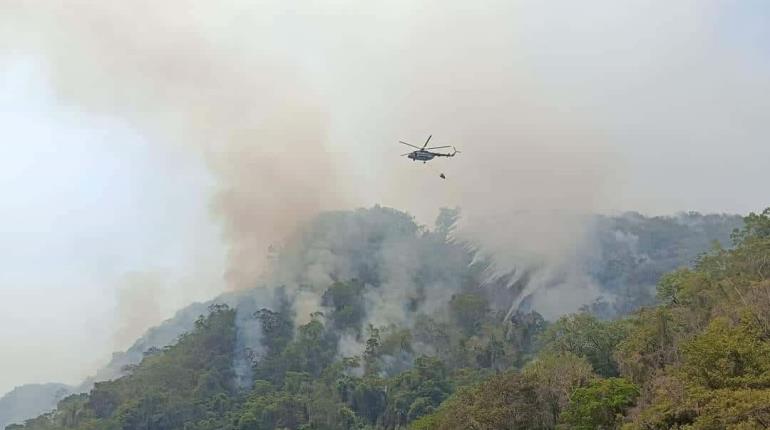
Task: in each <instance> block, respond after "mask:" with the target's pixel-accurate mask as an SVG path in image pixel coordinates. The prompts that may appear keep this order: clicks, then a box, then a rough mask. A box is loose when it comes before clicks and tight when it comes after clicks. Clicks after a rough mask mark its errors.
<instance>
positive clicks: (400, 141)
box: [398, 140, 422, 149]
mask: <svg viewBox="0 0 770 430" xmlns="http://www.w3.org/2000/svg"><path fill="white" fill-rule="evenodd" d="M398 143H403V144H404V145H406V146H411V147H412V148H417V149H422V148H420V147H419V146H414V145H412V144H411V143H406V142H404V141H403V140H399V141H398Z"/></svg>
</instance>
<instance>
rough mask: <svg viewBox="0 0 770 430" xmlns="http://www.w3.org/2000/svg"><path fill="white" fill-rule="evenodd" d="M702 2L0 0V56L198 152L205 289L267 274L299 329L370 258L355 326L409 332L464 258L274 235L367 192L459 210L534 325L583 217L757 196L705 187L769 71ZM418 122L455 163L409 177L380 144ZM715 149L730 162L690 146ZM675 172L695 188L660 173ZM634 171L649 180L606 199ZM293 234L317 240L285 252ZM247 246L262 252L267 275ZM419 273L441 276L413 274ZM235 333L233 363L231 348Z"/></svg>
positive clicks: (361, 199)
mask: <svg viewBox="0 0 770 430" xmlns="http://www.w3.org/2000/svg"><path fill="white" fill-rule="evenodd" d="M705 3H706V6H702V7H701V6H700V5H701V4H703V2H696V1H695V0H687V1H684V2H681V3H678V4H676V5H671V4H668V3H665V4H664V3H660V4H658V5H650V4H649V2H641V1H640V2H630V3H625V2H624V3H623V4H621V3H619V2H613V1H609V0H605V1H596V2H592V3H590V4H584V3H570V2H559V3H558V5H559V7H554V6H553V5H552V4H546V3H543V2H538V1H502V0H499V1H498V0H493V1H489V2H485V3H483V4H477V5H476V4H473V5H472V4H470V3H468V2H467V1H454V0H451V1H441V2H439V1H436V0H430V1H427V2H413V1H405V0H401V1H396V2H395V3H393V2H389V3H387V4H386V3H382V4H377V3H375V4H372V3H367V4H363V3H360V2H353V1H343V2H331V3H327V4H324V3H312V2H300V3H287V2H281V1H265V2H246V1H242V0H224V1H219V2H206V1H202V0H193V1H180V0H169V1H164V2H150V1H148V0H138V1H132V2H118V1H101V2H93V1H86V0H72V1H67V2H29V1H24V0H6V1H4V2H2V3H0V63H1V62H5V61H10V60H9V58H16V57H19V56H32V57H36V58H39V59H41V61H42V62H43V63H44V64H45V68H46V71H47V73H48V77H49V78H50V80H51V82H52V84H53V85H54V86H55V88H56V91H57V96H58V97H59V98H60V102H61V106H63V108H64V107H70V106H75V107H77V109H81V110H85V111H88V112H94V113H97V114H100V115H108V116H111V117H116V118H120V119H121V120H122V121H125V122H126V123H128V124H129V125H130V126H131V127H132V128H134V129H135V130H137V132H138V134H140V135H142V136H144V137H145V138H146V139H148V140H149V141H152V142H153V143H154V144H156V145H158V147H159V148H160V147H163V148H169V147H171V148H173V149H174V150H176V151H181V152H192V153H195V154H199V155H200V157H202V158H203V159H204V160H205V164H206V166H207V168H208V170H209V172H210V173H211V175H212V176H213V178H214V181H215V185H214V186H213V191H212V190H201V195H202V196H204V197H203V198H210V202H211V203H210V207H211V210H212V214H213V216H214V218H215V219H216V221H217V222H218V223H219V225H221V227H222V236H223V239H224V241H225V242H226V247H227V254H228V255H227V263H226V270H225V272H226V273H224V277H225V278H226V280H227V283H228V285H229V286H230V288H231V289H241V290H242V289H248V288H252V287H255V286H259V285H263V284H264V285H268V286H270V287H272V286H273V282H275V283H286V284H287V288H288V289H289V291H291V292H292V294H293V299H294V300H295V303H296V307H297V311H296V315H297V318H298V321H301V320H302V319H303V318H307V316H308V315H309V313H310V312H312V311H314V310H316V309H319V308H320V307H321V302H320V297H321V290H320V289H321V288H325V287H326V286H328V283H329V282H330V281H333V280H335V279H341V280H344V279H346V278H347V277H350V276H351V275H356V276H358V272H357V271H356V270H354V269H355V267H358V266H356V264H358V263H356V264H354V263H351V261H356V260H355V258H358V256H359V255H366V256H367V257H370V258H372V259H373V260H372V261H376V262H377V266H376V267H374V268H369V269H371V270H372V271H375V272H376V273H377V274H378V275H377V276H379V277H380V279H378V282H379V284H381V285H383V286H386V287H382V288H378V289H369V290H367V291H366V303H367V306H368V309H369V311H370V312H368V313H367V315H369V318H370V319H371V322H373V323H377V324H380V323H382V322H385V321H399V322H401V321H408V319H409V315H408V312H406V311H405V310H404V308H403V303H404V302H409V301H415V300H416V301H417V302H419V303H421V305H420V306H430V305H431V304H433V303H436V302H437V301H436V300H429V299H428V298H431V297H433V295H442V294H445V293H444V292H451V291H454V290H455V289H457V288H459V287H460V286H461V281H460V280H458V279H455V278H452V276H451V275H452V274H456V272H453V269H452V265H453V264H456V265H461V264H465V265H467V264H468V262H466V261H453V260H452V257H450V258H447V260H448V261H450V262H449V263H444V262H442V261H436V260H437V257H435V256H432V255H431V253H430V252H429V251H426V250H424V249H421V248H412V247H410V246H407V245H405V244H404V243H403V242H402V241H401V239H400V237H401V236H399V235H400V234H401V233H400V232H399V231H398V230H396V231H387V234H385V238H384V239H383V240H385V241H386V243H384V244H383V246H382V247H381V249H380V250H379V251H377V253H376V254H375V255H369V254H367V253H366V251H367V249H360V248H356V246H362V245H356V244H365V243H366V242H365V241H366V240H369V239H371V237H370V236H369V233H367V231H368V230H367V229H368V228H370V227H371V226H368V225H365V222H364V221H355V220H353V221H350V222H347V221H346V222H343V223H341V224H340V226H332V227H334V228H335V230H334V231H335V233H334V234H333V235H332V234H330V235H329V236H328V237H326V236H322V237H319V238H312V239H313V240H311V241H309V242H308V241H306V240H304V239H303V238H302V237H299V238H298V237H295V236H292V232H294V231H295V230H296V229H297V227H298V226H301V225H304V223H305V222H307V221H308V220H310V219H311V218H312V217H313V216H314V215H315V214H316V213H318V212H320V211H323V210H327V209H341V208H342V209H344V208H351V207H359V206H364V207H369V206H371V205H373V204H376V203H379V204H383V205H387V206H391V207H397V208H403V209H405V210H408V211H409V212H410V213H413V214H415V215H416V217H417V219H418V220H420V222H422V223H426V222H427V221H426V220H431V219H432V218H433V217H435V215H436V212H437V208H439V207H455V206H460V207H462V208H463V211H464V216H463V218H462V221H461V224H460V226H459V228H458V230H457V232H456V233H455V235H456V237H457V238H459V239H461V240H464V241H468V242H469V243H472V244H473V246H475V247H478V248H479V249H481V250H482V253H483V254H485V255H487V256H494V263H495V264H494V270H492V271H490V273H489V275H490V276H489V280H490V282H492V281H495V282H500V284H501V286H502V287H501V292H500V294H501V295H505V294H508V298H509V299H510V300H506V301H504V302H505V303H506V308H510V309H511V310H513V309H514V308H516V307H519V306H521V305H522V303H523V301H524V300H525V298H527V297H530V299H527V300H530V302H529V303H530V304H531V305H532V306H535V307H536V308H540V309H548V310H549V313H551V314H552V315H557V314H560V313H563V312H567V311H571V310H575V309H577V308H578V307H579V306H581V305H583V304H586V302H587V301H591V300H593V299H594V298H595V296H596V289H595V286H594V284H593V281H592V279H591V278H590V277H588V278H587V277H586V276H584V274H585V270H583V268H582V265H583V264H584V261H585V259H586V257H585V254H587V255H589V256H593V255H598V250H597V249H596V248H593V247H592V246H593V245H594V242H593V241H592V240H590V239H588V238H590V237H592V235H593V232H592V230H591V228H592V227H591V224H590V223H588V224H586V223H585V222H584V221H585V217H586V214H589V213H593V212H595V211H606V210H610V209H616V208H618V207H620V206H625V207H629V206H637V207H638V206H639V205H643V206H644V207H645V208H652V209H660V208H665V209H667V210H671V209H672V206H673V205H672V204H671V203H670V202H668V201H665V199H664V198H663V197H659V195H660V194H663V193H662V192H660V191H668V190H669V189H670V188H672V187H673V189H674V190H675V192H673V193H672V194H671V195H673V196H676V197H677V199H679V198H680V196H700V197H703V196H704V195H706V197H708V199H710V200H709V201H710V202H712V203H714V202H716V203H720V204H721V205H722V206H721V207H725V206H726V205H727V204H728V203H727V202H728V201H731V200H730V199H732V198H733V196H734V191H736V190H737V189H738V188H740V189H741V190H743V189H744V188H745V189H748V190H749V191H751V190H753V191H754V192H755V193H759V192H761V191H762V190H763V188H762V186H763V185H761V181H756V177H761V172H764V171H765V170H766V169H764V167H766V164H763V165H760V164H752V166H754V170H751V169H743V168H739V169H736V170H740V172H738V173H741V174H743V172H748V173H746V174H748V175H751V174H752V172H753V174H754V175H756V177H754V178H753V179H755V180H745V181H743V183H744V184H747V185H746V186H745V187H734V189H725V187H726V185H723V184H721V183H714V182H715V181H716V182H719V181H722V180H723V179H724V177H723V176H724V175H718V174H713V172H722V171H724V170H723V169H722V167H723V160H724V159H725V158H724V156H729V157H728V159H729V160H732V162H733V163H734V164H736V165H739V166H742V165H743V163H744V162H746V160H745V157H744V156H742V155H741V154H742V153H743V154H745V153H751V154H753V155H754V157H751V158H752V159H754V160H759V161H756V162H755V163H762V162H763V161H762V160H770V154H767V152H766V151H768V149H767V148H768V147H767V145H766V144H765V143H766V141H767V139H766V137H767V128H766V124H767V112H770V110H769V109H768V101H767V98H764V97H758V96H757V95H758V94H760V95H761V94H765V93H767V91H763V90H766V89H767V88H769V87H770V81H768V78H767V76H770V74H768V73H766V72H767V66H766V65H759V66H757V67H754V66H756V65H754V64H747V63H746V62H744V61H743V60H742V57H740V56H739V55H737V54H735V53H731V52H730V53H728V52H725V51H726V49H725V48H724V47H723V46H722V45H721V44H720V43H721V42H722V39H721V38H720V39H719V43H717V42H715V41H714V40H713V39H712V37H713V33H714V32H713V31H712V27H711V26H712V25H713V22H714V19H715V18H714V16H719V15H721V14H719V13H715V12H714V11H716V12H719V9H717V3H716V2H714V3H712V2H705ZM735 124H740V126H736V125H735ZM431 133H433V134H434V138H433V139H434V140H433V141H432V143H435V144H436V145H455V146H457V147H458V148H459V149H461V150H463V153H462V154H460V155H459V156H458V157H456V158H454V159H451V160H436V161H434V162H431V163H430V164H427V165H424V166H423V165H419V163H412V162H408V161H407V160H406V159H396V156H397V154H399V153H400V152H401V151H402V149H403V148H401V147H400V146H398V145H396V144H395V141H396V140H398V139H404V140H407V141H410V142H413V143H418V142H420V141H422V139H424V138H425V137H426V136H427V135H428V134H431ZM681 142H685V143H681ZM725 142H730V144H731V145H732V147H734V148H735V149H733V150H731V151H722V152H719V151H716V150H714V149H713V148H723V146H724V144H725ZM758 142H759V144H758ZM109 144H110V143H109V142H105V145H109ZM682 145H683V146H682ZM752 145H754V146H752ZM650 147H652V148H653V149H651V150H649V149H648V148H650ZM629 148H631V149H629ZM637 148H645V151H647V152H644V153H643V155H644V157H640V158H644V159H651V160H652V162H651V163H648V164H642V165H641V166H642V167H645V166H650V165H652V166H658V163H659V162H666V163H667V164H666V166H667V167H668V169H656V171H655V172H654V173H653V174H652V175H650V174H649V173H648V171H649V170H651V169H648V171H644V169H637V171H632V170H630V168H629V166H628V159H627V158H626V157H624V156H628V154H629V153H630V154H631V155H632V156H636V155H639V154H640V152H639V149H637ZM670 148H679V151H680V152H682V153H683V154H684V155H681V154H679V155H678V154H677V153H675V151H674V150H670ZM635 151H636V152H635ZM725 153H726V154H725ZM736 154H737V155H736ZM764 155H767V156H764ZM645 157H646V158H645ZM677 157H679V158H677ZM709 157H710V158H709ZM693 159H695V160H700V162H701V163H700V164H697V166H698V167H699V169H698V171H702V172H705V173H703V174H704V175H706V176H707V177H706V178H705V180H706V182H707V183H708V184H711V185H713V189H712V188H709V187H707V189H708V190H709V192H708V193H700V194H698V193H695V192H693V191H698V190H701V189H703V185H702V184H701V183H700V182H699V180H698V177H695V176H693V175H688V174H687V173H681V172H680V169H681V168H682V166H687V165H690V164H696V163H694V162H693V161H692V160H693ZM386 160H387V161H386ZM169 162H170V163H173V162H174V160H170V161H169ZM764 162H765V163H766V161H764ZM709 163H711V164H709ZM709 166H710V167H712V168H707V167H709ZM757 166H759V167H762V168H757ZM637 168H638V166H637ZM640 170H641V171H642V173H639V171H640ZM662 170H667V171H669V172H670V173H667V174H662ZM439 173H445V174H446V176H447V178H448V179H447V180H446V181H441V180H439V179H438V174H439ZM701 179H704V178H701ZM744 179H752V177H744ZM634 181H636V182H634ZM690 181H691V182H692V184H691V185H688V184H690ZM648 182H649V183H650V184H657V186H656V187H652V188H650V187H647V185H643V186H640V187H637V188H635V189H634V190H633V191H635V192H623V191H624V187H625V186H626V185H627V184H629V183H630V184H637V185H638V183H643V184H647V183H648ZM672 184H673V185H672ZM747 187H748V188H747ZM640 190H641V191H643V192H640ZM209 192H210V193H211V194H212V195H210V196H209V195H208V194H209ZM640 195H643V197H640ZM714 196H725V197H714ZM687 198H691V199H695V198H696V197H687ZM720 199H721V200H720ZM725 199H726V200H725ZM639 202H641V203H639ZM690 203H693V201H691V200H685V201H682V200H676V201H675V202H674V205H675V206H676V207H677V208H680V207H681V206H682V205H685V206H694V203H693V205H691V204H690ZM716 203H715V204H716ZM751 209H755V208H753V207H752V208H751ZM332 224H334V223H333V222H332ZM357 229H358V230H357ZM311 230H312V229H311ZM306 234H307V233H306ZM383 234H384V233H383ZM316 239H317V240H316ZM319 241H320V242H319ZM362 241H363V242H362ZM307 243H313V244H317V246H314V247H311V248H312V249H308V250H307V251H302V252H300V251H294V250H293V249H294V248H293V247H295V245H296V244H307ZM351 244H352V245H351ZM270 245H275V246H276V249H279V250H281V251H280V253H282V260H281V262H280V263H277V265H276V266H275V267H272V266H271V265H270V263H269V260H268V259H267V257H268V255H267V249H268V248H269V246H270ZM347 246H350V247H351V248H349V249H348V248H345V247H347ZM330 249H345V250H346V251H345V252H346V253H343V255H342V256H341V255H340V254H338V253H335V252H330ZM354 251H355V252H354ZM442 258H443V257H442ZM458 258H459V257H458ZM463 258H464V257H463ZM459 260H462V259H459ZM426 267H427V268H442V269H447V271H446V274H447V275H446V277H445V278H442V277H438V278H430V277H427V279H438V281H436V284H435V285H420V282H421V280H422V278H421V276H422V274H421V271H422V270H425V268H426ZM429 270H430V269H429ZM362 273H363V275H367V276H369V275H370V273H369V272H368V271H363V272H362ZM501 279H505V280H506V282H503V281H502V280H501ZM325 284H326V285H325ZM372 284H373V283H372ZM506 289H507V290H506ZM505 291H508V292H507V293H506V292H505ZM239 315H240V314H239ZM128 320H129V321H132V319H131V318H129V319H128ZM239 320H240V319H239ZM134 321H135V324H136V325H142V324H145V323H146V322H145V320H144V319H138V320H134ZM136 330H138V328H133V327H132V328H131V329H130V330H128V331H126V333H135V332H136ZM239 339H241V340H242V341H243V345H244V346H243V348H244V351H246V348H249V346H248V344H250V343H254V342H253V339H252V340H251V341H247V340H246V338H239Z"/></svg>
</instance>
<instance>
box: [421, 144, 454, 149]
mask: <svg viewBox="0 0 770 430" xmlns="http://www.w3.org/2000/svg"><path fill="white" fill-rule="evenodd" d="M451 147H452V146H451V145H447V146H434V147H432V148H425V149H442V148H451Z"/></svg>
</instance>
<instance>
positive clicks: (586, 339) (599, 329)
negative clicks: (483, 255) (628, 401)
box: [541, 313, 628, 376]
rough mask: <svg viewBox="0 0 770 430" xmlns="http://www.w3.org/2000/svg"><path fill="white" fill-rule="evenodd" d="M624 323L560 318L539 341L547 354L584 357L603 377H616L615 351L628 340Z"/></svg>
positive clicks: (587, 316)
mask: <svg viewBox="0 0 770 430" xmlns="http://www.w3.org/2000/svg"><path fill="white" fill-rule="evenodd" d="M627 332H628V329H627V324H626V322H625V321H622V320H621V321H601V320H599V319H598V318H596V317H595V316H593V315H590V314H586V313H579V314H573V315H568V316H565V317H562V318H559V320H558V321H556V322H555V323H554V324H552V325H551V326H550V327H548V329H546V331H545V333H544V334H543V335H542V337H541V342H542V344H543V348H544V349H545V350H546V351H555V352H559V353H567V352H568V353H572V354H575V355H577V356H578V357H584V358H585V359H586V360H588V362H589V363H591V366H593V368H594V371H596V373H598V374H600V375H602V376H616V375H617V374H618V369H617V363H616V361H615V359H614V357H613V351H614V349H615V347H616V346H617V345H618V343H620V342H621V341H622V340H623V339H625V337H626V336H627Z"/></svg>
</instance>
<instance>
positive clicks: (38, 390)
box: [0, 384, 74, 428]
mask: <svg viewBox="0 0 770 430" xmlns="http://www.w3.org/2000/svg"><path fill="white" fill-rule="evenodd" d="M73 390H74V387H70V386H68V385H64V384H27V385H22V386H21V387H16V388H14V389H13V390H11V391H10V392H8V393H7V394H6V395H4V396H3V397H2V398H0V428H4V427H5V426H6V425H8V424H13V423H21V422H24V420H26V419H27V418H30V417H36V416H38V415H40V414H42V413H44V412H48V411H51V410H53V409H55V408H56V403H58V402H59V400H61V399H63V398H64V397H65V396H67V395H69V394H70V393H72V392H73Z"/></svg>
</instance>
